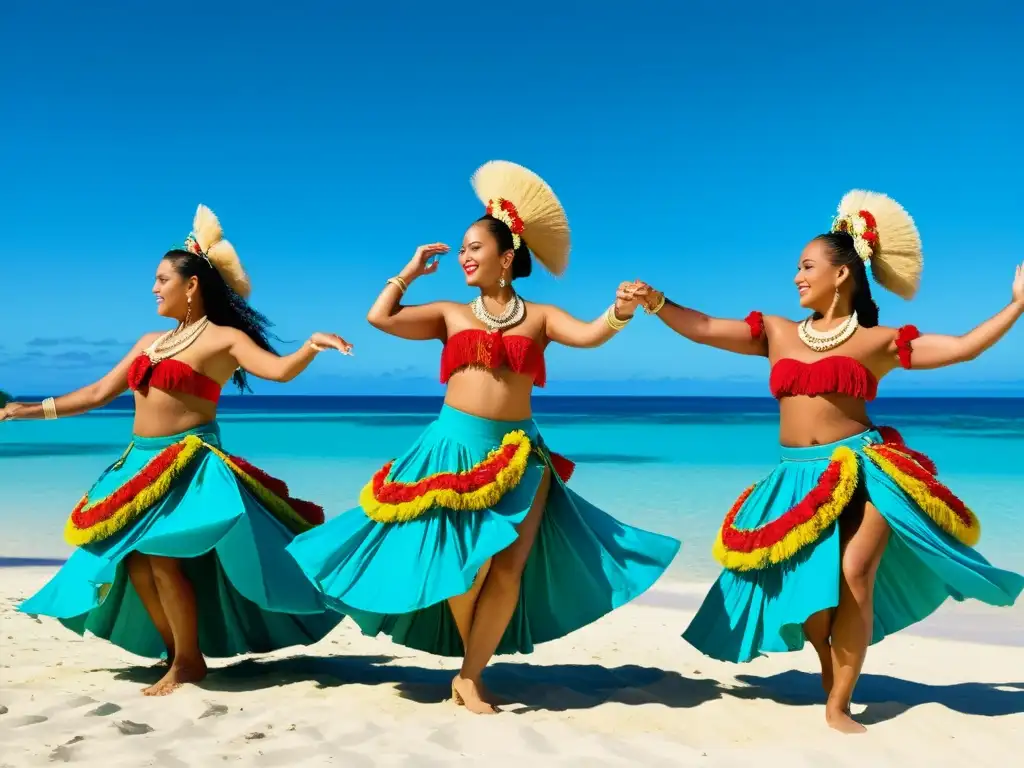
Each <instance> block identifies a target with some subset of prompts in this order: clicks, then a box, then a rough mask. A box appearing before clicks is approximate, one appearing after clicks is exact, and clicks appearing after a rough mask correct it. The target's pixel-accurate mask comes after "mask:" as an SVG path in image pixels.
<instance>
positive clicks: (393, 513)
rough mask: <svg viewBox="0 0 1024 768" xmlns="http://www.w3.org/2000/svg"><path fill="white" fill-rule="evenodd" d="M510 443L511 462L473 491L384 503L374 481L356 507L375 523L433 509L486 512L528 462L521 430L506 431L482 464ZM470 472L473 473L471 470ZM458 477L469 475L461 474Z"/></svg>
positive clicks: (447, 490)
mask: <svg viewBox="0 0 1024 768" xmlns="http://www.w3.org/2000/svg"><path fill="white" fill-rule="evenodd" d="M512 443H517V444H518V446H517V448H516V452H515V455H514V456H513V457H512V460H511V461H510V462H509V463H508V464H507V465H506V466H505V467H503V468H502V469H501V470H499V471H498V473H497V475H496V476H495V478H494V480H492V481H491V482H489V483H487V484H486V485H483V486H481V487H480V488H477V489H476V490H474V491H468V492H465V493H460V492H459V491H456V490H453V489H450V488H433V489H431V490H428V491H426V492H425V493H424V494H423V495H422V496H418V497H417V498H415V499H413V500H412V501H404V502H399V503H397V504H388V503H383V502H380V501H378V500H377V498H376V496H374V493H373V480H371V481H370V482H369V483H367V484H366V485H365V486H364V487H363V490H362V492H361V493H360V494H359V505H360V506H361V507H362V508H363V511H364V512H365V513H366V516H367V517H369V518H370V519H371V520H374V521H375V522H378V523H404V522H408V521H410V520H415V519H416V518H418V517H419V516H420V515H422V514H424V513H425V512H427V511H428V510H430V509H433V508H434V507H444V508H446V509H455V510H463V511H473V510H480V509H486V508H487V507H492V506H494V505H495V504H497V503H498V502H499V501H500V500H501V498H502V496H504V495H505V494H506V493H508V491H510V490H512V489H513V488H515V487H516V486H517V485H519V481H520V480H522V479H523V475H524V474H525V473H526V467H527V463H528V461H529V458H530V451H531V445H530V438H529V437H527V435H526V433H525V432H523V431H522V430H516V431H515V432H509V433H508V434H507V435H505V437H504V438H503V439H502V441H501V446H500V447H499V448H495V449H494V450H493V451H491V452H490V453H489V454H487V458H486V459H484V461H482V462H480V463H481V464H483V463H486V462H487V461H491V460H492V459H494V458H495V457H496V456H497V455H498V454H500V453H501V452H502V449H503V448H504V447H505V446H507V445H509V444H512ZM470 471H472V470H470ZM445 474H448V473H447V472H439V473H437V474H434V475H430V476H428V477H425V478H423V479H422V480H419V481H417V484H418V483H420V482H427V481H429V480H430V479H431V478H434V477H437V476H438V475H445ZM459 474H468V473H466V472H462V473H459Z"/></svg>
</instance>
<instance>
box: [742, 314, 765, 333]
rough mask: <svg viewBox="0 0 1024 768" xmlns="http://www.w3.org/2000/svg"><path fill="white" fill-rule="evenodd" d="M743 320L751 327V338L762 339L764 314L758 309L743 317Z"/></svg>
mask: <svg viewBox="0 0 1024 768" xmlns="http://www.w3.org/2000/svg"><path fill="white" fill-rule="evenodd" d="M743 322H745V323H746V324H747V325H748V326H749V327H750V338H752V339H760V338H761V337H762V336H763V335H764V315H763V314H762V313H760V312H758V311H757V310H756V309H755V310H754V311H753V312H751V313H750V314H749V315H747V316H746V317H745V318H743Z"/></svg>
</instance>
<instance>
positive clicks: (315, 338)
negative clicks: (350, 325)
mask: <svg viewBox="0 0 1024 768" xmlns="http://www.w3.org/2000/svg"><path fill="white" fill-rule="evenodd" d="M309 340H310V342H311V343H313V344H315V345H316V346H318V347H321V348H324V349H336V350H338V351H339V352H341V354H343V355H351V354H352V345H351V344H349V343H348V342H347V341H345V340H344V339H343V338H341V336H338V335H337V334H335V333H319V332H318V333H314V334H313V335H312V336H310V337H309Z"/></svg>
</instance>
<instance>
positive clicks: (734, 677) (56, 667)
mask: <svg viewBox="0 0 1024 768" xmlns="http://www.w3.org/2000/svg"><path fill="white" fill-rule="evenodd" d="M52 572H53V568H51V567H32V568H6V569H2V570H0V766H27V765H50V764H53V763H61V762H68V763H77V764H81V765H96V766H109V767H110V768H113V766H181V767H182V768H184V767H185V766H207V765H210V766H223V765H246V766H248V765H252V766H277V765H281V766H284V765H338V766H342V765H344V766H357V767H358V766H376V765H382V766H383V765H389V766H390V765H409V766H431V765H439V766H440V765H451V764H453V763H464V762H471V761H480V762H482V761H483V760H485V759H486V761H487V762H488V764H490V765H499V766H504V765H516V766H519V765H526V766H541V765H543V766H549V765H550V766H562V765H565V766H569V765H572V766H580V765H586V766H605V765H608V766H613V765H644V766H659V765H683V766H686V765H696V766H743V768H749V766H750V765H752V764H755V761H756V764H758V765H785V766H787V768H797V766H821V765H830V766H846V765H850V766H853V765H857V766H861V767H862V766H865V765H871V766H877V765H902V766H918V765H922V766H923V765H928V766H946V765H949V766H957V768H962V766H964V765H970V766H972V768H973V767H974V766H989V765H991V766H1007V765H1015V764H1019V761H1020V756H1021V755H1022V754H1024V648H1021V647H1016V646H1012V645H980V644H972V643H966V642H961V641H956V640H947V639H937V638H935V637H919V636H913V635H909V634H903V635H900V636H897V637H893V638H890V639H888V640H886V641H885V642H883V643H881V644H880V645H879V646H876V647H875V648H873V649H872V652H871V653H870V654H869V656H868V663H867V672H866V674H865V676H864V677H863V679H862V681H861V684H860V686H859V688H858V691H857V697H856V704H855V706H854V713H855V714H857V715H859V719H860V720H861V721H862V722H864V723H865V724H866V725H868V726H869V732H868V734H866V735H864V736H853V737H850V736H840V735H838V734H835V733H833V732H831V731H829V730H828V729H827V728H826V727H825V725H824V722H823V707H822V695H821V694H820V689H819V688H818V682H817V679H816V676H815V674H814V670H815V658H814V655H813V653H811V652H810V650H809V649H808V650H807V651H805V652H803V653H797V654H785V655H778V656H773V657H770V658H763V659H758V660H757V661H755V662H753V663H751V664H747V665H743V666H733V665H728V664H722V663H718V662H714V661H712V660H710V659H707V658H704V657H702V656H700V655H699V654H698V653H697V652H696V651H695V650H694V649H693V648H691V647H690V646H689V645H687V644H686V643H685V642H684V641H683V640H682V639H681V638H680V637H679V634H680V632H681V631H682V629H683V628H684V627H685V626H686V624H687V622H688V621H689V619H690V616H691V615H692V613H691V610H690V609H689V606H690V605H691V604H692V603H693V601H694V599H695V597H696V595H697V590H695V589H694V588H692V587H689V588H687V587H678V586H674V585H665V586H659V587H658V588H656V590H655V591H654V592H652V593H651V594H650V596H649V597H647V599H645V600H643V601H641V602H638V603H636V604H633V605H629V606H627V607H625V608H623V609H621V610H619V611H616V612H615V613H613V614H612V615H610V616H608V617H606V618H605V619H603V620H602V621H600V622H598V623H596V624H594V625H592V626H590V627H587V628H585V629H583V630H581V631H579V632H577V633H575V634H574V635H572V636H570V637H567V638H563V639H562V640H559V641H556V642H553V643H550V644H547V645H544V646H542V647H541V648H539V649H538V650H537V652H536V653H534V654H533V655H531V656H516V657H507V658H501V659H499V660H498V661H497V663H495V664H494V665H493V666H492V668H491V671H490V677H489V683H490V685H491V687H492V688H494V689H495V690H497V691H498V692H500V693H502V694H504V695H505V696H506V697H507V698H509V699H511V700H512V702H514V703H512V704H511V705H509V706H507V707H506V709H505V711H504V712H503V713H501V714H499V715H496V716H490V717H477V716H473V715H471V714H469V713H467V712H466V711H465V710H463V709H458V708H456V707H454V706H453V705H452V704H451V702H449V701H447V700H446V699H447V696H448V690H449V681H450V679H451V676H452V671H451V670H452V668H453V662H452V661H451V660H441V659H437V658H434V657H431V656H428V655H426V654H421V653H418V652H414V651H409V650H407V649H404V648H401V647H398V646H395V645H393V644H392V643H391V642H390V641H389V640H387V639H386V638H379V639H375V638H367V637H363V636H362V635H360V634H359V632H358V630H356V629H355V627H354V626H353V625H352V624H351V623H349V622H345V623H344V624H343V625H342V626H341V627H339V628H338V629H337V630H336V631H335V632H334V633H332V634H331V635H330V636H329V637H328V638H326V639H325V640H324V641H322V642H321V643H319V644H317V645H315V646H311V647H309V648H303V649H292V650H291V651H286V652H281V653H277V654H273V655H270V656H265V657H260V658H253V659H233V660H227V661H220V662H217V663H215V668H214V670H213V672H212V673H211V675H210V677H209V678H208V679H207V680H206V681H205V682H204V683H203V684H202V685H201V686H200V687H196V686H188V687H185V688H183V689H181V690H179V691H178V692H176V693H175V694H173V695H171V696H169V697H167V698H161V699H154V698H147V697H144V696H142V695H141V693H140V688H141V687H142V686H143V685H144V684H146V683H149V682H152V681H154V680H155V679H156V677H157V676H158V672H156V671H155V670H154V669H152V668H150V666H149V662H146V661H145V660H143V659H139V658H136V657H133V656H131V655H130V654H127V653H125V652H124V651H121V650H120V649H118V648H116V647H114V646H112V645H110V644H109V643H106V642H104V641H101V640H97V639H95V638H85V639H82V638H79V637H77V636H76V635H74V634H72V633H70V632H68V631H67V630H65V629H64V628H63V627H61V626H60V625H59V624H58V623H57V622H55V621H52V620H50V619H45V618H40V619H36V618H33V617H30V616H26V615H23V614H19V613H17V612H16V611H15V606H16V604H17V602H18V601H19V600H20V599H23V598H24V597H26V596H28V595H29V594H30V593H31V592H32V591H34V590H35V589H37V588H38V587H39V586H40V585H42V584H43V582H44V581H45V580H46V579H47V578H48V576H49V575H50V574H51V573H52ZM959 608H961V606H956V607H955V608H954V609H953V610H951V611H946V612H940V614H939V615H938V618H939V623H938V624H937V625H936V626H941V624H942V622H945V623H946V625H948V626H949V627H955V626H956V625H958V624H961V625H963V624H969V625H971V626H972V627H974V628H975V629H976V628H977V624H978V623H979V621H978V619H977V618H976V617H975V614H970V613H963V612H960V613H958V612H957V609H959ZM1009 613H1010V614H1012V615H1013V616H1014V617H1015V618H1017V619H1019V618H1020V616H1021V611H1020V610H1019V609H1016V608H1015V609H1012V611H1010V612H1009ZM1018 626H1019V625H1018ZM1004 634H1005V633H1004ZM1003 639H1005V637H1003Z"/></svg>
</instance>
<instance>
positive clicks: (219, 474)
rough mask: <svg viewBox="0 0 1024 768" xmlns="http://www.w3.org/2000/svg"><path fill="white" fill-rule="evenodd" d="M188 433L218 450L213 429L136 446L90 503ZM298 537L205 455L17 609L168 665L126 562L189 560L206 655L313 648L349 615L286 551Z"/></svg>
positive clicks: (216, 460)
mask: <svg viewBox="0 0 1024 768" xmlns="http://www.w3.org/2000/svg"><path fill="white" fill-rule="evenodd" d="M190 435H194V436H196V437H198V438H200V439H201V440H202V441H204V442H205V443H207V444H208V445H212V446H219V445H220V432H219V429H218V427H217V425H216V423H212V424H207V425H204V426H202V427H198V428H196V429H193V430H189V431H188V432H183V433H181V434H178V435H171V436H168V437H158V438H152V437H135V438H133V442H132V445H131V446H130V448H129V449H128V451H127V452H126V453H125V455H124V456H123V457H122V458H121V459H119V460H118V461H117V462H116V463H115V464H113V465H112V466H111V467H109V468H108V469H107V470H106V472H104V473H103V475H102V476H101V477H100V479H99V480H98V481H97V483H96V484H95V485H94V486H93V487H92V488H91V489H90V490H89V493H88V498H89V500H90V502H95V501H97V500H100V499H104V498H106V497H108V496H110V495H111V494H112V493H114V492H116V491H118V489H121V488H123V487H124V486H125V485H126V483H129V482H130V481H132V479H133V478H136V477H137V476H139V475H140V472H142V470H143V468H144V467H146V465H147V464H149V462H150V461H152V460H153V459H155V458H156V457H157V456H158V455H160V454H161V453H162V452H163V451H165V450H166V449H168V448H170V447H172V446H174V445H175V444H178V443H181V442H182V441H183V440H184V439H185V438H186V437H188V436H190ZM293 538H294V534H293V533H292V531H291V530H290V529H289V528H288V527H286V526H285V525H284V524H283V523H282V522H281V521H280V520H279V519H278V517H276V516H275V515H274V514H273V513H272V512H270V511H269V510H268V509H267V507H266V506H265V505H264V504H263V503H262V502H261V501H260V500H259V499H257V498H256V496H254V495H253V493H251V492H250V489H249V488H247V487H246V486H245V485H244V484H243V483H242V482H241V480H240V479H239V478H238V476H237V474H236V473H235V472H233V471H232V470H231V469H230V468H229V467H228V465H227V464H226V463H225V461H224V460H223V459H222V458H220V457H218V456H217V455H216V454H214V453H213V452H211V451H205V450H204V451H203V452H201V454H199V455H198V456H197V458H195V459H194V460H193V461H192V462H191V463H190V464H189V465H188V467H187V469H185V470H184V471H183V472H182V473H181V474H180V475H178V476H177V477H176V478H175V479H174V482H173V485H172V486H171V487H170V489H169V490H168V491H167V493H166V494H165V495H163V496H162V498H160V500H159V501H157V502H156V503H155V504H153V505H152V507H150V508H149V509H147V510H145V511H144V512H142V514H140V515H139V516H138V517H137V518H136V519H135V520H134V521H133V522H131V523H130V524H129V525H127V526H126V527H124V528H123V529H122V530H120V531H119V532H117V533H116V534H114V535H112V536H109V537H108V538H105V539H102V540H100V541H96V542H94V543H90V544H86V545H83V546H81V547H79V548H78V549H76V550H75V552H74V554H72V555H71V557H70V558H69V559H68V561H67V562H66V563H65V564H64V565H63V566H62V567H61V569H60V570H59V571H58V572H57V573H56V575H54V577H53V578H52V579H51V580H50V581H49V583H47V584H46V585H45V586H44V587H43V588H42V589H41V590H40V591H39V592H38V593H36V594H35V595H33V596H32V597H30V598H28V599H27V600H26V601H25V602H23V603H22V604H21V605H20V606H19V610H21V611H22V612H24V613H28V614H32V615H44V616H52V617H54V618H56V619H58V620H59V621H60V622H61V623H62V624H63V625H64V626H66V627H67V628H68V629H71V630H72V631H74V632H76V633H78V634H80V635H81V634H84V633H85V632H87V631H88V632H90V633H92V634H93V635H96V636H97V637H102V638H104V639H106V640H109V641H110V642H112V643H114V644H115V645H118V646H120V647H121V648H124V649H125V650H127V651H130V652H131V653H134V654H137V655H139V656H146V657H150V658H159V657H161V656H164V655H166V651H167V649H166V648H165V646H164V642H163V640H162V639H161V638H160V634H159V633H158V632H157V630H156V627H155V626H154V624H153V622H152V621H151V620H150V618H149V614H148V613H147V612H146V609H145V607H144V606H143V604H142V601H141V599H140V598H139V596H138V594H137V593H136V592H135V589H134V587H133V586H132V583H131V581H130V579H129V578H128V569H127V563H126V559H127V558H128V557H129V556H130V555H132V554H133V553H136V552H138V553H141V554H144V555H154V556H159V557H169V558H175V559H179V560H180V561H181V565H182V569H183V571H184V573H185V575H186V576H187V577H188V579H189V581H190V582H191V584H192V586H193V588H194V590H195V597H196V608H197V614H198V620H199V621H198V623H199V646H200V649H201V650H202V652H203V653H204V654H205V655H206V656H210V657H226V656H233V655H236V654H241V653H262V652H267V651H273V650H276V649H278V648H284V647H288V646H294V645H306V644H310V643H315V642H317V641H318V640H320V639H321V638H323V637H324V636H325V635H326V634H327V633H328V632H330V631H331V629H333V628H334V627H335V626H336V625H337V624H338V622H339V621H341V619H342V616H341V615H339V614H338V613H337V612H335V611H331V610H330V609H328V608H327V606H326V605H325V604H324V601H323V599H322V598H321V596H320V594H319V593H318V592H317V590H316V589H314V588H313V585H311V584H310V583H309V582H308V581H307V580H306V578H305V577H304V576H303V574H302V571H301V570H299V568H298V566H297V565H296V564H295V561H294V560H292V559H291V558H290V557H289V556H288V555H287V554H286V553H285V547H286V546H287V545H288V543H289V542H291V540H292V539H293Z"/></svg>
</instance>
